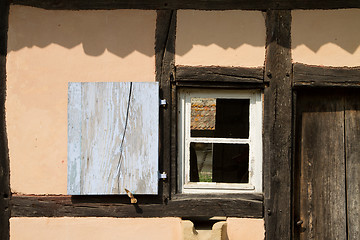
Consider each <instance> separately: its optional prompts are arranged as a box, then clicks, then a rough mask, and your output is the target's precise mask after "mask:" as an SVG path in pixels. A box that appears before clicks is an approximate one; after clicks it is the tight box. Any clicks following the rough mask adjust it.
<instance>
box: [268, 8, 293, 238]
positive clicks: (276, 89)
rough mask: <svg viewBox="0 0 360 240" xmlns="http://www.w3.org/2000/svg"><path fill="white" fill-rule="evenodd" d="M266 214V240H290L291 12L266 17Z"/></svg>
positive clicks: (269, 14)
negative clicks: (267, 85)
mask: <svg viewBox="0 0 360 240" xmlns="http://www.w3.org/2000/svg"><path fill="white" fill-rule="evenodd" d="M266 27H267V30H266V34H267V40H266V61H265V78H266V81H267V82H269V87H267V88H265V89H264V138H263V141H264V144H263V146H264V154H263V156H264V157H263V161H264V164H263V172H264V181H263V182H264V194H265V196H264V205H265V206H264V208H265V209H264V210H265V213H264V214H265V229H266V234H265V236H266V239H269V240H270V239H291V169H292V167H291V146H292V141H291V137H292V135H291V132H292V87H291V70H292V62H291V46H290V43H291V37H290V28H291V12H290V11H279V10H269V11H267V13H266Z"/></svg>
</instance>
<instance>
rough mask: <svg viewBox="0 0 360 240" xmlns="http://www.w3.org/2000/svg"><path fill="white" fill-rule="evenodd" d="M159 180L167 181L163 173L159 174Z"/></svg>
mask: <svg viewBox="0 0 360 240" xmlns="http://www.w3.org/2000/svg"><path fill="white" fill-rule="evenodd" d="M159 179H163V180H164V179H167V174H166V173H165V172H163V173H159Z"/></svg>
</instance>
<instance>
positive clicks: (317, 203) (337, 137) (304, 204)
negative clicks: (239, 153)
mask: <svg viewBox="0 0 360 240" xmlns="http://www.w3.org/2000/svg"><path fill="white" fill-rule="evenodd" d="M333 93H334V92H333ZM313 94H314V93H313ZM299 102H301V104H302V109H303V110H302V111H301V113H300V114H299V117H301V149H300V151H299V154H300V156H299V161H300V163H299V164H300V196H299V197H300V215H299V216H300V220H302V221H304V223H303V224H302V225H301V227H302V229H301V231H300V233H299V235H300V239H347V237H346V236H347V231H346V191H345V189H346V186H345V154H344V153H345V146H344V130H345V129H344V111H343V110H344V99H343V96H342V95H340V96H339V95H336V93H335V94H331V95H323V94H317V95H315V94H314V95H313V96H311V95H308V94H306V95H305V96H302V98H301V99H299Z"/></svg>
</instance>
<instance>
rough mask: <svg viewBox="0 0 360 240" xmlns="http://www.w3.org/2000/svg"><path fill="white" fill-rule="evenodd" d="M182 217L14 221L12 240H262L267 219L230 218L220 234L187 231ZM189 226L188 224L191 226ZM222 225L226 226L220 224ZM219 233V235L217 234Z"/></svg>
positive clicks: (65, 218) (20, 219)
mask: <svg viewBox="0 0 360 240" xmlns="http://www.w3.org/2000/svg"><path fill="white" fill-rule="evenodd" d="M182 222H184V223H189V224H190V225H192V224H191V222H189V221H181V219H180V218H105V217H104V218H95V217H91V218H70V217H64V218H11V219H10V239H11V240H33V239H37V240H48V239H52V240H57V239H59V240H60V239H69V240H71V239H76V240H81V239H84V240H85V239H86V240H88V239H107V240H111V239H114V240H115V239H131V240H137V239H139V240H144V239H146V240H151V239H154V240H155V239H156V240H162V239H163V240H180V239H181V240H201V239H206V240H209V239H212V240H239V239H241V240H262V239H264V220H263V219H246V218H228V219H227V220H226V227H225V228H224V227H221V228H222V229H223V231H225V232H224V233H221V232H219V231H220V230H221V229H217V227H216V225H217V224H215V225H214V226H213V230H209V231H210V232H209V233H206V232H204V231H202V232H200V231H199V232H197V231H196V230H194V229H192V228H193V225H192V227H190V228H189V229H187V228H186V227H185V228H184V224H182ZM189 224H185V225H189ZM219 226H222V225H219ZM217 231H218V232H217Z"/></svg>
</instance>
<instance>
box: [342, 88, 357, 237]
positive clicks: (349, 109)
mask: <svg viewBox="0 0 360 240" xmlns="http://www.w3.org/2000/svg"><path fill="white" fill-rule="evenodd" d="M345 136H346V138H345V143H346V145H345V148H346V190H347V192H346V194H347V223H348V239H349V240H355V239H356V240H357V239H360V94H359V92H358V93H356V92H354V93H352V94H348V95H347V97H346V105H345Z"/></svg>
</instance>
